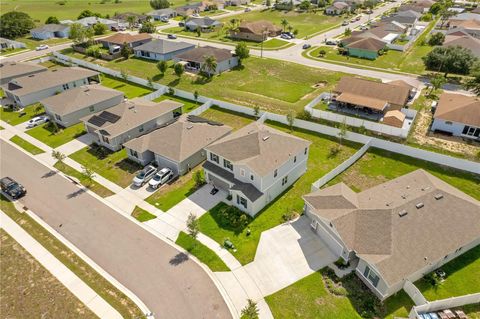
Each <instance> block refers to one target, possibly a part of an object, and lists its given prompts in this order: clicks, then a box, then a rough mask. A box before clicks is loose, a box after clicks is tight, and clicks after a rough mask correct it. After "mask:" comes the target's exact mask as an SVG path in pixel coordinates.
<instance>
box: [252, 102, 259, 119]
mask: <svg viewBox="0 0 480 319" xmlns="http://www.w3.org/2000/svg"><path fill="white" fill-rule="evenodd" d="M253 114H254V115H255V118H256V119H258V116H259V115H260V106H258V105H255V106H254V107H253Z"/></svg>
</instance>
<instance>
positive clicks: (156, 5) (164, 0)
mask: <svg viewBox="0 0 480 319" xmlns="http://www.w3.org/2000/svg"><path fill="white" fill-rule="evenodd" d="M150 7H152V8H153V9H155V10H159V9H165V8H168V7H170V2H168V0H150Z"/></svg>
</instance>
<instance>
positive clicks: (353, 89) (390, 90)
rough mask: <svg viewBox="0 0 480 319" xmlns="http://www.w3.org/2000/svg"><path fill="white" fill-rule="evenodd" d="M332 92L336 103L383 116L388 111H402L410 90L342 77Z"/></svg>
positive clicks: (398, 86) (388, 84) (387, 84)
mask: <svg viewBox="0 0 480 319" xmlns="http://www.w3.org/2000/svg"><path fill="white" fill-rule="evenodd" d="M332 91H333V93H334V94H335V96H336V98H335V99H336V101H337V103H341V104H343V105H345V106H348V107H353V108H360V109H367V110H368V111H370V112H373V113H381V114H385V113H386V112H387V111H390V110H400V109H402V108H403V107H404V106H405V104H407V102H408V99H409V96H410V91H411V90H410V89H409V88H408V87H404V86H400V85H395V84H390V83H381V82H375V81H370V80H365V79H359V78H354V77H350V76H344V77H342V78H341V79H340V81H339V82H338V84H337V85H336V87H335V88H334V89H333V90H332Z"/></svg>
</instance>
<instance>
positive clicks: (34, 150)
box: [10, 135, 45, 155]
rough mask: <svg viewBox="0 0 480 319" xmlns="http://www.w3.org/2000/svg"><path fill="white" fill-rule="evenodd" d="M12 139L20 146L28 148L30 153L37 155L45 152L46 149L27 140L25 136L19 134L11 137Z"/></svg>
mask: <svg viewBox="0 0 480 319" xmlns="http://www.w3.org/2000/svg"><path fill="white" fill-rule="evenodd" d="M10 141H11V142H13V143H15V144H17V145H18V146H20V147H21V148H23V149H24V150H26V151H27V152H29V153H30V154H33V155H37V154H42V153H45V151H44V150H42V149H41V148H38V147H36V146H35V145H33V144H32V143H30V142H28V141H25V140H24V139H23V138H21V137H20V136H18V135H15V136H13V137H12V138H11V139H10Z"/></svg>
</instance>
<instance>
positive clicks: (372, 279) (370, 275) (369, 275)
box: [363, 266, 380, 287]
mask: <svg viewBox="0 0 480 319" xmlns="http://www.w3.org/2000/svg"><path fill="white" fill-rule="evenodd" d="M363 275H364V276H365V278H367V279H368V281H370V282H371V283H372V285H373V286H374V287H377V285H378V281H379V280H380V278H379V277H378V276H377V274H375V273H374V272H373V271H372V270H371V269H370V267H368V266H366V267H365V271H364V272H363Z"/></svg>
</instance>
